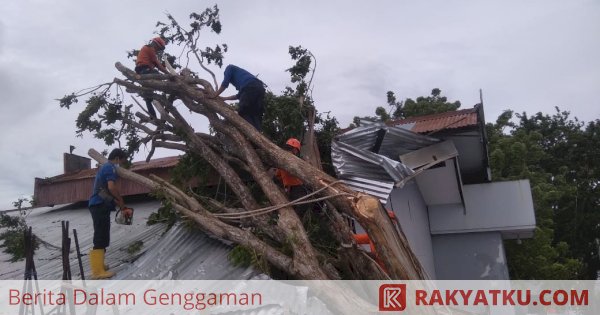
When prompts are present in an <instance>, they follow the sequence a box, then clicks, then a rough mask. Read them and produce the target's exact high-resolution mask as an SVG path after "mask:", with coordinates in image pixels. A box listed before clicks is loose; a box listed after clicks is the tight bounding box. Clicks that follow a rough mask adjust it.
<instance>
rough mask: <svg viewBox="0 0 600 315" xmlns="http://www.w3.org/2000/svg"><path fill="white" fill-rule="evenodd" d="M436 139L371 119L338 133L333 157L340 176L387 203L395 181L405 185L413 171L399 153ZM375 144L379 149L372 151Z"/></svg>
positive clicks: (353, 186) (351, 186)
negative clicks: (370, 121)
mask: <svg viewBox="0 0 600 315" xmlns="http://www.w3.org/2000/svg"><path fill="white" fill-rule="evenodd" d="M378 140H379V141H381V142H380V144H379V145H378V143H377V142H378ZM437 142H439V140H438V139H436V138H432V137H428V136H424V135H420V134H417V133H414V132H412V131H409V130H406V129H402V128H398V127H393V126H386V125H384V124H382V123H372V124H368V125H365V126H361V127H358V128H355V129H353V130H350V131H349V132H347V133H344V134H342V135H339V136H338V137H336V140H334V141H333V142H332V144H331V159H332V162H333V165H334V167H335V171H336V174H337V176H338V178H340V179H342V180H344V182H345V183H346V184H347V185H348V186H349V187H350V188H352V189H354V190H356V191H361V192H364V193H368V194H370V195H373V196H375V197H377V198H379V199H380V200H381V202H382V203H384V204H385V203H386V201H387V198H388V196H389V193H390V192H391V190H392V189H393V187H394V185H402V184H403V180H404V179H405V178H408V177H410V176H412V175H413V174H414V172H413V170H412V169H410V168H409V167H406V166H405V165H404V164H402V163H401V162H400V161H399V157H400V155H401V154H405V153H407V152H412V151H414V150H418V149H420V148H423V147H426V146H429V145H431V144H434V143H437ZM376 147H379V150H378V152H377V153H375V152H372V151H371V150H373V149H375V148H376Z"/></svg>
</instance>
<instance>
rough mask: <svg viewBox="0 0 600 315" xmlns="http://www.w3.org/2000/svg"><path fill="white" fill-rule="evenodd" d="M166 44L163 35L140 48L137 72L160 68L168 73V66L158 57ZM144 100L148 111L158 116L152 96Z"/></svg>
mask: <svg viewBox="0 0 600 315" xmlns="http://www.w3.org/2000/svg"><path fill="white" fill-rule="evenodd" d="M166 46H167V43H166V42H165V40H164V39H162V38H161V37H155V38H153V39H152V40H151V41H150V43H148V44H147V45H144V47H142V49H140V52H139V53H138V55H137V59H136V61H135V73H137V74H149V73H159V72H158V71H159V70H160V71H162V72H163V73H166V74H168V73H169V72H168V71H167V68H165V66H163V64H162V63H161V62H160V60H159V58H158V56H159V55H160V54H162V52H163V51H164V50H165V47H166ZM157 69H158V70H157ZM144 101H146V107H147V108H148V113H149V114H150V116H152V118H156V112H155V111H154V107H153V106H152V98H151V97H146V98H144Z"/></svg>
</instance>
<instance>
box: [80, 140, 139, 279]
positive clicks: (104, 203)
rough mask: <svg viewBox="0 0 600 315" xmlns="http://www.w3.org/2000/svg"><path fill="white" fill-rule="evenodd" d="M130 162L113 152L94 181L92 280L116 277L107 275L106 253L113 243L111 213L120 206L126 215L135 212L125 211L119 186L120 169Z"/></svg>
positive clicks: (116, 150) (123, 152)
mask: <svg viewBox="0 0 600 315" xmlns="http://www.w3.org/2000/svg"><path fill="white" fill-rule="evenodd" d="M126 160H127V153H125V151H123V150H121V149H114V150H112V151H111V152H110V154H109V155H108V163H106V164H103V165H102V166H100V168H99V169H98V173H97V174H96V178H95V179H94V189H93V191H92V196H91V197H90V200H89V202H88V208H89V210H90V213H91V215H92V222H93V224H94V239H93V243H94V248H93V249H92V250H91V251H90V269H91V270H92V279H106V278H110V277H112V276H114V275H115V273H114V272H112V271H107V270H106V269H107V268H106V265H105V264H104V253H105V252H106V248H107V247H108V245H109V243H110V212H111V211H113V210H114V209H115V206H119V207H120V209H121V210H122V211H124V212H128V213H127V215H131V214H133V210H131V209H129V208H127V207H125V202H124V201H123V197H121V194H120V193H119V189H118V188H117V185H116V182H117V179H118V178H119V176H118V175H117V169H116V168H117V167H118V166H119V164H120V163H122V162H125V161H126Z"/></svg>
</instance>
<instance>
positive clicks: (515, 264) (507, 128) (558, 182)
mask: <svg viewBox="0 0 600 315" xmlns="http://www.w3.org/2000/svg"><path fill="white" fill-rule="evenodd" d="M513 116H515V117H516V118H517V122H516V123H515V122H512V121H511V120H512V118H513ZM599 123H600V122H599V121H598V120H596V121H593V122H591V123H588V124H587V125H585V124H584V123H583V122H580V121H579V120H578V119H577V118H570V113H569V112H566V111H560V110H559V109H558V108H556V113H555V114H554V115H552V116H550V115H547V114H546V115H545V114H542V113H537V114H535V115H532V116H528V115H527V114H526V113H523V114H516V115H513V112H512V111H506V112H504V113H503V114H502V115H500V117H498V120H497V121H496V123H494V124H488V125H487V132H488V137H489V142H490V160H491V167H492V174H493V176H492V178H494V180H513V179H522V178H528V179H529V180H530V182H531V189H532V194H533V201H534V207H535V211H536V220H537V228H536V231H535V236H534V238H533V239H527V240H522V241H507V242H506V248H507V257H508V263H509V270H510V273H511V277H512V278H514V279H596V277H597V271H598V270H599V269H600V260H599V257H598V241H597V240H598V239H599V238H600V228H599V224H600V205H599V201H600V190H599V188H600V187H599V186H598V184H599V179H600V168H599V166H600V148H599V147H598V144H599V143H600V139H599V137H600V127H599ZM519 243H520V244H519Z"/></svg>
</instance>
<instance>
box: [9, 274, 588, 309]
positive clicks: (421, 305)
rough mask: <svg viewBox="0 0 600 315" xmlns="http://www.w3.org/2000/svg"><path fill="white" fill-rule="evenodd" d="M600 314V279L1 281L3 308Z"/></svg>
mask: <svg viewBox="0 0 600 315" xmlns="http://www.w3.org/2000/svg"><path fill="white" fill-rule="evenodd" d="M34 313H35V314H136V315H139V314H232V313H233V314H311V315H312V314H411V315H413V314H498V315H511V314H515V315H517V314H527V315H534V314H565V315H566V314H568V315H571V314H585V315H588V314H589V315H596V314H600V281H276V280H240V281H229V280H227V281H219V280H214V281H211V280H198V281H196V280H193V281H192V280H173V281H164V280H160V281H159V280H143V281H142V280H115V281H86V282H85V283H83V282H82V281H79V280H77V281H72V282H63V281H48V280H44V281H18V280H8V281H0V315H2V314H7V315H8V314H10V315H14V314H34Z"/></svg>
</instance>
